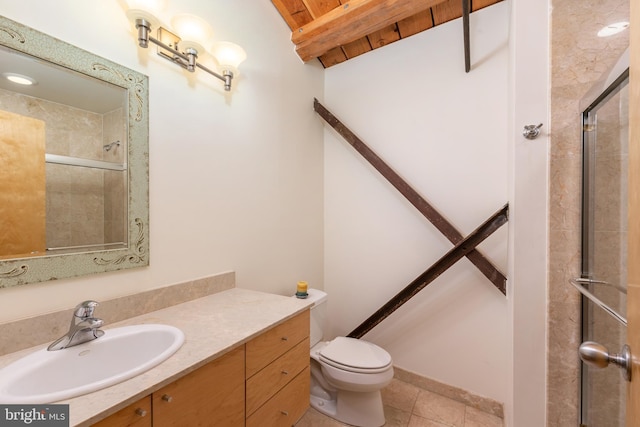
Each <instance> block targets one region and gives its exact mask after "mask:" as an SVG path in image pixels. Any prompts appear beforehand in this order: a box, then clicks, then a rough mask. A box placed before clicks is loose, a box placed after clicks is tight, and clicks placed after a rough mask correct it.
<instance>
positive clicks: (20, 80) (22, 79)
mask: <svg viewBox="0 0 640 427" xmlns="http://www.w3.org/2000/svg"><path fill="white" fill-rule="evenodd" d="M2 76H3V77H4V78H5V79H7V80H9V81H10V82H13V83H16V84H19V85H25V86H31V85H35V84H37V83H38V82H36V81H35V79H32V78H31V77H29V76H24V75H22V74H16V73H2Z"/></svg>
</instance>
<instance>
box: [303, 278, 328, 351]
mask: <svg viewBox="0 0 640 427" xmlns="http://www.w3.org/2000/svg"><path fill="white" fill-rule="evenodd" d="M307 292H308V293H309V296H308V297H307V300H310V301H311V302H313V306H311V319H310V323H311V328H310V329H311V330H310V331H309V338H310V340H311V347H313V346H314V345H316V344H317V343H319V342H320V341H322V339H323V337H324V331H325V327H326V322H327V304H326V302H327V294H326V293H325V292H323V291H321V290H319V289H308V290H307Z"/></svg>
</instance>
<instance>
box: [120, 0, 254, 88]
mask: <svg viewBox="0 0 640 427" xmlns="http://www.w3.org/2000/svg"><path fill="white" fill-rule="evenodd" d="M128 5H129V10H127V16H128V17H129V19H131V20H132V21H133V22H134V24H135V28H136V31H137V32H138V45H139V46H140V47H142V48H147V47H148V46H149V42H151V43H153V44H155V45H156V46H157V47H158V55H160V56H161V57H163V58H165V59H167V60H169V61H171V62H173V63H175V64H178V65H179V66H181V67H182V68H184V69H186V70H188V71H189V72H192V73H193V72H195V70H196V68H199V69H201V70H203V71H205V72H206V73H208V74H211V75H212V76H214V77H216V78H217V79H220V80H222V81H223V82H224V90H225V91H227V92H228V91H230V90H231V84H232V82H233V77H234V74H236V73H237V72H238V66H239V65H240V63H241V62H242V61H244V60H245V59H246V58H247V54H246V53H245V51H244V49H242V48H241V47H240V46H238V45H237V44H235V43H231V42H218V43H215V44H213V45H212V46H211V49H210V50H211V53H210V55H211V56H212V57H213V58H214V59H215V60H216V62H217V68H218V70H219V72H216V71H214V70H212V69H211V68H209V67H208V66H206V65H204V64H203V63H202V62H200V61H198V58H199V57H201V59H202V58H203V57H205V55H206V54H207V53H208V52H207V51H206V49H205V47H204V46H205V45H208V44H209V40H210V39H211V36H212V34H213V30H212V29H211V27H210V26H209V24H208V23H207V22H206V21H205V20H203V19H202V18H200V17H198V16H195V15H190V14H186V13H182V14H178V15H175V16H174V17H173V18H172V19H171V30H170V29H168V28H167V27H165V26H163V25H162V24H161V23H160V20H159V19H158V18H156V13H158V12H160V9H161V4H160V1H155V2H154V0H128ZM155 28H157V36H158V38H155V37H153V36H152V35H151V33H152V30H154V29H155ZM172 30H173V31H172Z"/></svg>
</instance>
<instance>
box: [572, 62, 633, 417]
mask: <svg viewBox="0 0 640 427" xmlns="http://www.w3.org/2000/svg"><path fill="white" fill-rule="evenodd" d="M617 70H618V72H612V73H609V74H608V76H607V78H605V79H604V80H603V81H602V82H600V84H599V88H601V89H598V90H597V91H596V92H595V93H593V92H592V93H591V94H590V98H589V99H588V104H587V105H586V106H585V108H584V109H583V113H582V130H583V133H582V135H583V138H582V144H583V145H582V149H583V150H582V155H583V193H582V198H583V201H582V275H581V278H577V279H575V280H573V281H572V282H573V285H574V286H576V287H577V288H579V290H581V292H582V293H583V298H582V300H583V303H582V341H583V342H584V341H595V342H597V343H600V344H602V345H604V346H605V347H606V348H607V349H608V350H609V351H610V352H614V353H615V352H618V350H619V349H620V348H622V347H623V345H624V344H625V342H626V334H627V331H626V307H627V300H626V283H627V277H626V271H627V269H626V265H627V159H628V156H627V153H628V150H627V149H628V140H629V137H628V129H629V114H628V111H629V109H628V99H629V89H628V80H629V78H628V76H629V69H628V68H626V69H624V68H623V69H622V71H621V72H620V71H619V70H620V67H618V68H617ZM581 388H582V390H581V392H582V397H581V426H588V427H624V425H625V404H626V381H625V379H624V377H623V375H621V371H620V370H619V369H615V368H608V369H597V368H593V367H589V366H586V365H585V364H583V365H582V387H581Z"/></svg>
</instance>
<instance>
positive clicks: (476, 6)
mask: <svg viewBox="0 0 640 427" xmlns="http://www.w3.org/2000/svg"><path fill="white" fill-rule="evenodd" d="M501 1H502V0H471V11H472V12H475V11H476V10H480V9H483V8H485V7H487V6H492V5H494V4H496V3H500V2H501Z"/></svg>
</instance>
